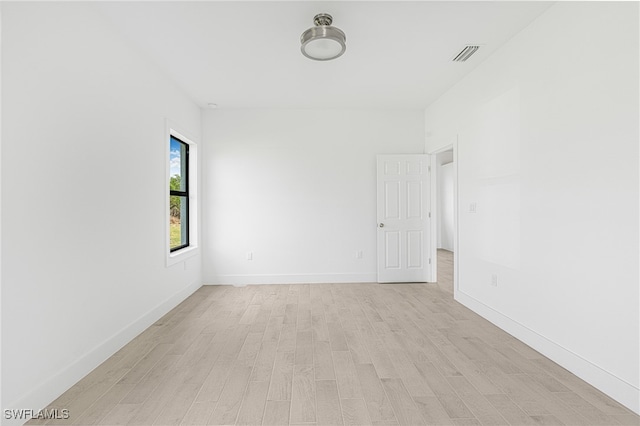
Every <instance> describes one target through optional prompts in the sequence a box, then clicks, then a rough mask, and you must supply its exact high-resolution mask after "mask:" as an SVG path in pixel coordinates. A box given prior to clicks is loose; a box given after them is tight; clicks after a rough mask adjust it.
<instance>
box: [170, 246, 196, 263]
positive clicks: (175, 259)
mask: <svg viewBox="0 0 640 426" xmlns="http://www.w3.org/2000/svg"><path fill="white" fill-rule="evenodd" d="M199 252H200V250H199V248H198V247H197V246H190V247H185V248H183V249H180V250H176V251H174V252H173V253H169V255H168V256H167V267H169V266H173V265H175V264H176V263H180V262H183V261H185V260H187V259H188V258H190V257H193V256H195V255H197V254H198V253H199Z"/></svg>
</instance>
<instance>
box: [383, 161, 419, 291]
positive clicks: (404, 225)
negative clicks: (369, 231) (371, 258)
mask: <svg viewBox="0 0 640 426" xmlns="http://www.w3.org/2000/svg"><path fill="white" fill-rule="evenodd" d="M429 164H430V159H429V155H426V154H424V155H423V154H415V155H378V182H377V193H378V206H377V217H378V282H379V283H392V282H426V281H427V280H428V278H429V276H430V274H431V271H430V268H431V259H430V257H431V256H430V254H429V250H430V249H429V248H430V240H429V238H430V235H429V229H430V227H429V220H430V216H431V215H430V212H429V205H430V202H429V190H430V181H429V174H430V168H429Z"/></svg>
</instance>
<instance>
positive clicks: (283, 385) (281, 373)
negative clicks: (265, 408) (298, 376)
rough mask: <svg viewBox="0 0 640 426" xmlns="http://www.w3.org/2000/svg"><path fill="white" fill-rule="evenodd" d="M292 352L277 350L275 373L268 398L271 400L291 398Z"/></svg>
mask: <svg viewBox="0 0 640 426" xmlns="http://www.w3.org/2000/svg"><path fill="white" fill-rule="evenodd" d="M293 361H294V354H293V353H292V352H277V353H276V360H275V364H274V367H273V374H272V376H271V382H270V386H269V395H268V399H269V400H271V401H283V400H291V382H292V380H293Z"/></svg>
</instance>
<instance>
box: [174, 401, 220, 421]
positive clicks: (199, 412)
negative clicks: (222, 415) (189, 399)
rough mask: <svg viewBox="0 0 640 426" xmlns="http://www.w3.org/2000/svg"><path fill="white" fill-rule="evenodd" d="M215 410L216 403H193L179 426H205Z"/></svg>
mask: <svg viewBox="0 0 640 426" xmlns="http://www.w3.org/2000/svg"><path fill="white" fill-rule="evenodd" d="M215 408H216V402H211V401H207V402H194V403H193V404H191V407H189V410H188V411H187V413H186V414H185V415H184V417H183V419H182V422H181V423H180V424H182V425H185V426H201V425H206V424H207V422H208V421H209V418H210V417H211V415H212V414H213V411H214V410H215Z"/></svg>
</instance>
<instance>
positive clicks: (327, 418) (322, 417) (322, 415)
mask: <svg viewBox="0 0 640 426" xmlns="http://www.w3.org/2000/svg"><path fill="white" fill-rule="evenodd" d="M316 407H317V421H316V423H317V424H318V425H342V409H341V407H340V397H339V395H338V385H337V383H336V381H335V380H316Z"/></svg>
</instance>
